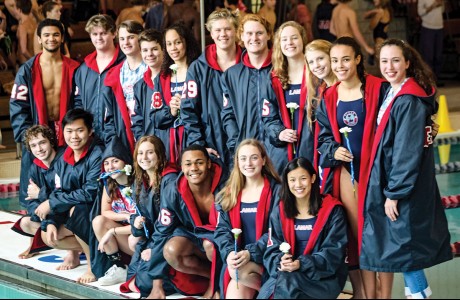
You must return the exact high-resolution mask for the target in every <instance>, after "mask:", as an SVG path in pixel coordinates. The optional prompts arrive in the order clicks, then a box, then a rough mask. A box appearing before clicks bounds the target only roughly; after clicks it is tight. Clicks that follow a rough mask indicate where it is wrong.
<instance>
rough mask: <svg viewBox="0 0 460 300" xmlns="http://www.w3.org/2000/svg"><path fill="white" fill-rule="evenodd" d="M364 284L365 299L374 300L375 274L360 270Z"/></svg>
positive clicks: (375, 288)
mask: <svg viewBox="0 0 460 300" xmlns="http://www.w3.org/2000/svg"><path fill="white" fill-rule="evenodd" d="M361 274H362V276H363V283H364V291H365V292H366V297H367V299H375V298H376V297H377V296H376V292H377V282H376V278H377V273H375V272H372V271H367V270H361Z"/></svg>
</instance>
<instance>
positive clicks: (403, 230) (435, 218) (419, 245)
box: [359, 78, 452, 272]
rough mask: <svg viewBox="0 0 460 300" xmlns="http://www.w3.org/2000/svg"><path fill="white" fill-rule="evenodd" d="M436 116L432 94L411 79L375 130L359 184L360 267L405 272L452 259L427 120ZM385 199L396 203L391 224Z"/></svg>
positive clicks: (379, 270)
mask: <svg viewBox="0 0 460 300" xmlns="http://www.w3.org/2000/svg"><path fill="white" fill-rule="evenodd" d="M436 111H437V103H436V100H435V96H434V91H433V93H432V94H431V95H426V93H425V91H424V90H423V89H422V88H421V87H420V86H419V85H418V84H417V83H416V82H415V80H414V79H413V78H410V79H409V80H408V81H407V82H406V83H405V84H404V85H403V87H402V89H401V90H400V92H399V93H398V94H397V95H396V96H395V97H394V98H393V101H392V102H391V104H390V106H389V107H388V108H387V110H386V112H385V114H384V115H383V117H382V120H381V122H380V124H379V125H378V126H377V132H376V136H375V139H374V141H373V144H372V145H371V156H370V161H371V167H370V169H369V171H368V173H367V174H364V175H367V176H365V178H363V182H362V183H363V187H367V189H365V188H363V189H362V190H363V193H362V195H360V199H361V197H363V198H364V201H363V207H360V223H359V224H360V227H359V229H360V230H359V231H360V233H361V234H362V240H361V241H362V243H360V245H361V255H360V263H361V268H364V269H368V270H372V271H378V272H409V271H415V270H421V269H425V268H429V267H431V266H434V265H436V264H439V263H442V262H444V261H447V260H450V259H452V250H451V249H450V235H449V231H448V228H447V220H446V215H445V213H444V208H443V207H442V204H441V197H440V195H439V189H438V185H437V182H436V178H435V170H434V147H433V145H432V143H433V138H432V136H431V130H432V127H431V125H432V121H431V115H433V114H435V113H436ZM360 191H361V190H360ZM360 194H361V193H360ZM387 198H389V199H392V200H398V212H399V216H398V218H397V220H396V221H395V222H392V221H390V220H389V219H388V217H387V216H386V214H385V208H384V204H385V200H386V199H387ZM360 204H361V203H360ZM361 209H363V210H361Z"/></svg>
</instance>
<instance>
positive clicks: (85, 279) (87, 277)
mask: <svg viewBox="0 0 460 300" xmlns="http://www.w3.org/2000/svg"><path fill="white" fill-rule="evenodd" d="M75 281H76V282H78V283H90V282H94V281H96V276H94V274H93V272H91V270H90V269H88V270H86V272H85V273H84V274H83V275H82V276H80V277H78V278H77V280H75Z"/></svg>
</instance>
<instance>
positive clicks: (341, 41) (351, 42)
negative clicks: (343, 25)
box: [331, 36, 367, 100]
mask: <svg viewBox="0 0 460 300" xmlns="http://www.w3.org/2000/svg"><path fill="white" fill-rule="evenodd" d="M338 45H342V46H348V47H351V48H352V49H353V52H354V53H355V58H358V56H359V57H360V58H361V59H360V61H359V63H358V65H357V66H356V71H357V73H358V78H359V81H361V83H362V85H361V93H362V94H363V100H365V99H364V98H365V89H366V75H367V73H366V69H365V68H364V55H363V52H362V51H361V47H360V46H359V44H358V42H357V41H356V40H355V39H354V38H352V37H349V36H343V37H340V38H338V39H336V40H335V41H334V42H333V43H332V47H331V49H332V48H334V46H338Z"/></svg>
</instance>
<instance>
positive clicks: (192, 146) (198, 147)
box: [181, 144, 211, 161]
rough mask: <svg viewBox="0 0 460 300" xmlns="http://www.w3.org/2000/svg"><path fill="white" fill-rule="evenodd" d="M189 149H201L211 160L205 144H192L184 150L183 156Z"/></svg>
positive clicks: (207, 158)
mask: <svg viewBox="0 0 460 300" xmlns="http://www.w3.org/2000/svg"><path fill="white" fill-rule="evenodd" d="M189 151H200V152H202V153H203V154H204V156H205V157H206V160H208V161H209V160H211V157H210V156H209V153H208V150H206V147H205V146H202V145H198V144H193V145H190V146H188V147H186V148H184V149H183V150H182V152H181V157H182V156H184V153H186V152H189Z"/></svg>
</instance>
